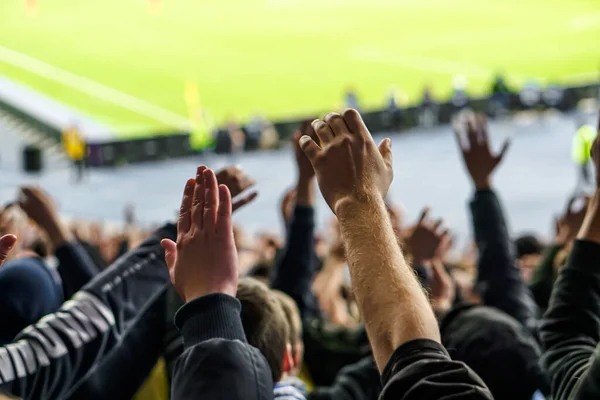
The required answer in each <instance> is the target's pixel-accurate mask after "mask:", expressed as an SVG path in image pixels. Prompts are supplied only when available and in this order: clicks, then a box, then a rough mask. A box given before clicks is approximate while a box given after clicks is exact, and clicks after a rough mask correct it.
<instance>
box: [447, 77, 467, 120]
mask: <svg viewBox="0 0 600 400" xmlns="http://www.w3.org/2000/svg"><path fill="white" fill-rule="evenodd" d="M467 85H468V81H467V78H466V77H465V76H464V75H456V76H455V77H454V78H453V79H452V97H451V98H450V103H451V104H452V107H453V109H454V113H457V112H459V111H461V110H462V109H464V108H467V107H469V95H468V94H467Z"/></svg>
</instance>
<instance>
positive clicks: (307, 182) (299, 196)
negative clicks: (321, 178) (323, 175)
mask: <svg viewBox="0 0 600 400" xmlns="http://www.w3.org/2000/svg"><path fill="white" fill-rule="evenodd" d="M314 180H315V179H314V177H305V176H303V175H302V174H300V176H299V177H298V186H297V187H296V204H298V205H301V206H308V207H311V206H313V205H314V203H315V185H314Z"/></svg>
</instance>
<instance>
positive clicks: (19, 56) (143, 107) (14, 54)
mask: <svg viewBox="0 0 600 400" xmlns="http://www.w3.org/2000/svg"><path fill="white" fill-rule="evenodd" d="M0 61H3V62H5V63H7V64H10V65H13V66H15V67H18V68H21V69H24V70H26V71H29V72H31V73H34V74H36V75H39V76H41V77H44V78H46V79H48V80H52V81H55V82H58V83H61V84H63V85H65V86H68V87H70V88H72V89H75V90H77V91H79V92H82V93H85V94H88V95H90V96H92V97H96V98H99V99H102V100H105V101H106V102H108V103H112V104H115V105H117V106H119V107H121V108H124V109H127V110H130V111H133V112H135V113H137V114H139V115H143V116H145V117H148V118H151V119H153V120H155V121H159V122H161V123H163V124H165V125H170V126H173V127H177V128H179V129H183V130H187V129H189V120H188V119H187V118H185V117H183V116H181V115H179V114H177V113H174V112H172V111H169V110H167V109H165V108H163V107H160V106H157V105H156V104H152V103H149V102H147V101H145V100H142V99H139V98H137V97H134V96H132V95H129V94H127V93H123V92H121V91H119V90H117V89H114V88H111V87H109V86H106V85H103V84H101V83H98V82H96V81H93V80H91V79H89V78H86V77H83V76H80V75H77V74H74V73H73V72H69V71H67V70H64V69H62V68H59V67H55V66H53V65H50V64H48V63H45V62H43V61H41V60H38V59H36V58H33V57H31V56H28V55H26V54H23V53H20V52H18V51H15V50H12V49H9V48H8V47H4V46H1V45H0Z"/></svg>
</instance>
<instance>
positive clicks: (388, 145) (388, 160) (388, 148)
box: [379, 138, 393, 169]
mask: <svg viewBox="0 0 600 400" xmlns="http://www.w3.org/2000/svg"><path fill="white" fill-rule="evenodd" d="M379 154H381V157H383V162H384V163H385V166H386V167H387V168H388V169H393V165H392V164H393V162H392V141H391V140H390V138H385V139H383V140H382V141H381V143H379Z"/></svg>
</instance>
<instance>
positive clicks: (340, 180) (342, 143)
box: [299, 109, 394, 214]
mask: <svg viewBox="0 0 600 400" xmlns="http://www.w3.org/2000/svg"><path fill="white" fill-rule="evenodd" d="M312 127H313V129H314V130H315V132H316V134H317V136H318V138H319V140H320V142H321V147H319V145H318V144H317V143H316V142H315V141H314V140H313V138H311V137H310V136H307V135H304V136H302V137H301V138H300V141H299V143H300V147H301V148H302V150H303V151H304V153H305V154H306V155H307V157H308V159H309V160H310V162H311V164H312V166H313V168H314V170H315V173H316V176H317V181H318V183H319V188H320V189H321V193H322V194H323V197H324V198H325V201H326V202H327V204H328V205H329V207H330V208H331V210H332V211H333V212H334V213H336V214H337V212H336V210H337V208H338V207H339V205H341V204H344V203H345V202H360V203H364V202H365V201H366V200H367V199H372V198H375V197H379V198H381V200H383V198H384V197H385V195H386V194H387V191H388V189H389V187H390V184H391V182H392V178H393V175H394V173H393V170H392V149H391V141H390V140H389V139H384V140H383V141H382V142H381V144H380V145H379V148H378V147H377V146H376V145H375V142H374V141H373V137H372V136H371V133H370V132H369V130H368V129H367V127H366V126H365V124H364V122H363V120H362V118H361V116H360V114H359V113H358V111H356V110H352V109H349V110H346V111H344V112H343V113H342V115H340V114H338V113H329V114H327V115H326V116H325V118H323V120H320V119H317V120H314V121H313V122H312Z"/></svg>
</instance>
